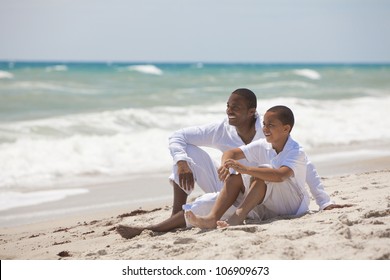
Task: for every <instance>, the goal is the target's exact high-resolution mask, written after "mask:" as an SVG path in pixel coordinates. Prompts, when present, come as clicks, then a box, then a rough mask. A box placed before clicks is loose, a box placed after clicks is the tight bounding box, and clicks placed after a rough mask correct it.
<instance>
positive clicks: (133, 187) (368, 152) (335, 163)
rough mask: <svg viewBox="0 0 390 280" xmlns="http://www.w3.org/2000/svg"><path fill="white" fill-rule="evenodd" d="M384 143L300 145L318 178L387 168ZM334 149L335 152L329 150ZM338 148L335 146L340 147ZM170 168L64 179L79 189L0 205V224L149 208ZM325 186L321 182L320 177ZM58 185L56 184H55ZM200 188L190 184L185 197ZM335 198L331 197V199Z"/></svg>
mask: <svg viewBox="0 0 390 280" xmlns="http://www.w3.org/2000/svg"><path fill="white" fill-rule="evenodd" d="M386 144H387V143H380V144H375V143H374V144H371V145H368V146H364V147H363V146H362V145H361V144H357V145H349V146H342V147H339V148H338V149H335V148H334V147H323V148H319V149H315V150H308V151H306V153H307V155H308V157H309V159H310V160H311V161H312V162H313V163H314V165H315V167H316V169H317V172H318V174H319V175H320V177H321V178H322V179H327V178H333V177H336V176H346V175H350V174H359V173H363V172H372V171H377V170H384V169H386V168H390V149H389V148H388V147H389V146H388V145H386ZM335 151H336V152H335ZM340 151H341V152H340ZM169 174H170V171H169V170H167V171H166V172H162V171H160V173H156V174H152V175H150V174H145V173H138V174H133V175H128V176H120V177H113V178H106V177H103V178H100V177H96V178H93V181H90V182H84V183H79V184H75V183H65V184H59V185H58V186H56V189H54V188H51V189H50V190H52V191H58V190H68V191H71V190H84V193H82V194H76V195H69V196H67V197H65V198H63V199H60V200H57V201H49V202H44V203H40V204H37V205H30V206H23V207H16V208H11V209H8V210H2V211H0V229H4V228H9V227H15V226H23V225H30V224H35V223H42V222H49V221H55V220H57V219H75V218H82V217H94V216H97V215H104V214H105V213H110V212H113V213H120V212H123V211H133V210H136V209H149V210H150V209H153V208H159V207H168V206H171V205H172V196H173V194H172V189H171V185H170V183H169V180H168V177H169ZM324 185H325V189H327V184H326V182H324ZM57 188H58V189H57ZM201 194H202V191H201V190H200V189H199V187H196V188H195V190H194V192H193V193H192V194H191V196H190V198H189V199H191V198H194V197H197V196H199V195H201ZM336 203H337V202H336Z"/></svg>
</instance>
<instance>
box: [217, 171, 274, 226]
mask: <svg viewBox="0 0 390 280" xmlns="http://www.w3.org/2000/svg"><path fill="white" fill-rule="evenodd" d="M266 192H267V185H266V184H265V182H264V181H263V180H260V179H256V178H254V180H253V182H252V184H251V186H250V189H249V191H248V193H247V195H246V196H245V198H244V201H243V202H242V204H241V205H240V207H238V208H237V210H236V212H235V213H234V214H233V215H232V216H231V217H230V218H229V219H228V220H227V221H226V222H224V221H218V223H217V225H218V226H220V227H225V226H228V225H232V226H234V225H240V224H242V223H243V222H244V220H245V219H246V217H247V215H248V213H249V212H250V211H251V210H252V209H253V208H255V207H256V206H257V205H258V204H260V203H262V202H263V200H264V197H265V194H266Z"/></svg>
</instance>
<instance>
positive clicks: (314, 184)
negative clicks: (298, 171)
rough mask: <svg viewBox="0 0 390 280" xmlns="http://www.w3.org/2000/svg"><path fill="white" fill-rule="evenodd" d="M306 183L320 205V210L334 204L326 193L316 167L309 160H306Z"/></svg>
mask: <svg viewBox="0 0 390 280" xmlns="http://www.w3.org/2000/svg"><path fill="white" fill-rule="evenodd" d="M306 183H307V184H308V186H309V188H310V192H311V194H312V195H313V197H314V199H315V200H316V203H317V204H318V206H319V207H320V210H324V209H325V208H327V207H328V206H329V205H332V204H334V202H333V201H331V200H330V197H329V195H328V194H327V193H326V191H325V189H324V186H323V184H322V182H321V179H320V176H319V175H318V173H317V170H316V168H315V167H314V165H313V164H312V163H311V162H310V161H308V162H307V171H306Z"/></svg>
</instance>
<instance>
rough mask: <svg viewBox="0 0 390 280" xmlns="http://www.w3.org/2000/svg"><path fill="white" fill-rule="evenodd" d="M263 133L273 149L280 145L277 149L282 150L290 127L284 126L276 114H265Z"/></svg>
mask: <svg viewBox="0 0 390 280" xmlns="http://www.w3.org/2000/svg"><path fill="white" fill-rule="evenodd" d="M263 132H264V135H265V138H266V140H267V142H268V143H271V144H272V145H273V146H274V147H275V145H276V146H280V145H282V146H281V147H279V148H283V146H284V144H285V142H286V140H287V138H288V135H289V132H290V126H289V125H284V124H283V123H282V122H281V121H280V120H279V119H278V114H277V113H275V112H267V113H265V115H264V121H263Z"/></svg>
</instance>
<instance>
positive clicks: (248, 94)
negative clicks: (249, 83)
mask: <svg viewBox="0 0 390 280" xmlns="http://www.w3.org/2000/svg"><path fill="white" fill-rule="evenodd" d="M232 94H238V95H239V96H242V97H244V98H245V99H246V101H247V102H248V108H249V109H251V108H255V109H256V108H257V97H256V95H255V94H254V93H253V91H251V90H250V89H247V88H239V89H236V90H235V91H233V92H232Z"/></svg>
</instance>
